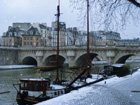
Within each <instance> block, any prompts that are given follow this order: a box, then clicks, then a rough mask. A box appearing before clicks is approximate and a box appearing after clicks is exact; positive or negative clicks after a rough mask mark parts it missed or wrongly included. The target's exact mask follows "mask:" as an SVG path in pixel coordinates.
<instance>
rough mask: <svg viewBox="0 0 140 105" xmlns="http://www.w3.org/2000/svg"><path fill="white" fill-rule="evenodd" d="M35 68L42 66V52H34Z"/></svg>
mask: <svg viewBox="0 0 140 105" xmlns="http://www.w3.org/2000/svg"><path fill="white" fill-rule="evenodd" d="M36 60H37V66H43V52H42V51H36Z"/></svg>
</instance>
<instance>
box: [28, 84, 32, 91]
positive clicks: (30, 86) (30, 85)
mask: <svg viewBox="0 0 140 105" xmlns="http://www.w3.org/2000/svg"><path fill="white" fill-rule="evenodd" d="M29 89H30V90H32V82H29Z"/></svg>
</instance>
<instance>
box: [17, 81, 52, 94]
mask: <svg viewBox="0 0 140 105" xmlns="http://www.w3.org/2000/svg"><path fill="white" fill-rule="evenodd" d="M50 88H51V87H50V80H49V79H21V80H20V86H19V89H20V90H21V91H22V90H23V91H32V92H38V91H42V92H43V96H46V90H49V89H50Z"/></svg>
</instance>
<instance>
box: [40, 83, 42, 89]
mask: <svg viewBox="0 0 140 105" xmlns="http://www.w3.org/2000/svg"><path fill="white" fill-rule="evenodd" d="M39 84H40V86H39V90H42V82H39Z"/></svg>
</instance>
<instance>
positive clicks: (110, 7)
mask: <svg viewBox="0 0 140 105" xmlns="http://www.w3.org/2000/svg"><path fill="white" fill-rule="evenodd" d="M70 2H71V6H73V8H74V9H76V10H79V14H78V16H79V19H80V20H81V19H82V20H83V18H86V5H87V4H86V2H87V0H70ZM89 2H90V17H91V19H90V23H92V25H93V26H96V27H98V28H99V27H101V28H104V29H105V30H113V29H115V30H116V29H122V28H125V26H127V25H128V24H129V23H130V22H132V21H133V22H134V24H136V25H139V22H140V0H89ZM85 20H86V19H84V21H85Z"/></svg>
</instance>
